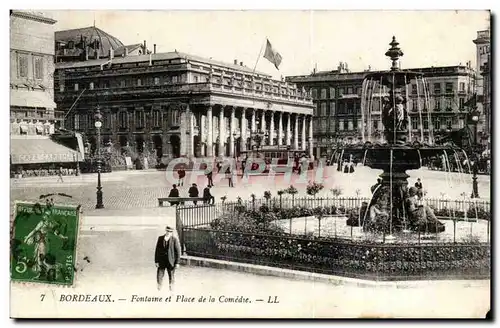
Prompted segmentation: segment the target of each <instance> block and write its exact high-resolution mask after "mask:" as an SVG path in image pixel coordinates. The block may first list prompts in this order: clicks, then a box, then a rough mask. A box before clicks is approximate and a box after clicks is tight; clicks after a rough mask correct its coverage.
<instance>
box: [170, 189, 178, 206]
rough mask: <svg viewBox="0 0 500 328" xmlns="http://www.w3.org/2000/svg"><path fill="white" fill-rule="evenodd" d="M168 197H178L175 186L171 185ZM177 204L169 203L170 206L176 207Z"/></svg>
mask: <svg viewBox="0 0 500 328" xmlns="http://www.w3.org/2000/svg"><path fill="white" fill-rule="evenodd" d="M168 197H179V189H177V185H173V186H172V189H170V193H169V194H168ZM177 204H179V202H170V205H177Z"/></svg>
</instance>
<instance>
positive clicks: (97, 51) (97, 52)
mask: <svg viewBox="0 0 500 328" xmlns="http://www.w3.org/2000/svg"><path fill="white" fill-rule="evenodd" d="M95 58H96V59H99V49H97V50H96V51H95Z"/></svg>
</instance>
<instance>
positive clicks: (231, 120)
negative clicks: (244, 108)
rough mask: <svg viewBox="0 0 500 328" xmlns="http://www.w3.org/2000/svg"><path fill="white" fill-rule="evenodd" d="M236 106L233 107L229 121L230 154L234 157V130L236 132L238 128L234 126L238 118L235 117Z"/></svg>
mask: <svg viewBox="0 0 500 328" xmlns="http://www.w3.org/2000/svg"><path fill="white" fill-rule="evenodd" d="M234 116H235V113H234V107H231V118H230V121H229V130H230V132H229V156H231V157H233V156H235V154H234V132H236V128H235V126H234V123H235V121H236V118H235V117H234Z"/></svg>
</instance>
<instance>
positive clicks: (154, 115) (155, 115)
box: [67, 110, 180, 130]
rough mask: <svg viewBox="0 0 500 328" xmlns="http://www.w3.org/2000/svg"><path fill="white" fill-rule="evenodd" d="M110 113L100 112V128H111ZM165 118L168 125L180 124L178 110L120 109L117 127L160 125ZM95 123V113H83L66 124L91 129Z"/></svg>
mask: <svg viewBox="0 0 500 328" xmlns="http://www.w3.org/2000/svg"><path fill="white" fill-rule="evenodd" d="M112 115H113V114H112V113H109V112H102V119H101V122H102V128H103V129H112V128H113V127H112V121H113V120H114V118H113V116H112ZM164 119H166V120H167V121H168V124H169V125H174V126H175V125H179V124H180V111H178V110H171V111H168V112H166V113H163V112H162V111H160V110H153V111H151V110H150V111H135V112H134V113H133V114H132V113H129V112H126V111H120V112H119V113H118V114H117V123H118V125H117V127H118V128H119V129H127V128H129V127H130V126H131V125H132V124H131V122H132V121H133V124H135V127H136V128H144V127H146V126H147V125H148V126H149V125H151V126H153V127H155V128H158V127H161V126H162V125H163V124H162V122H163V121H164ZM94 124H95V113H84V114H77V115H74V116H73V118H72V119H71V120H69V122H67V125H69V126H68V127H69V128H73V129H75V130H87V129H92V128H93V127H94Z"/></svg>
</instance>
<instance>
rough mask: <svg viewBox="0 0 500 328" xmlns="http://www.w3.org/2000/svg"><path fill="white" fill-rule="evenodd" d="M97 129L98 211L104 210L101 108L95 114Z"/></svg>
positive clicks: (96, 206)
mask: <svg viewBox="0 0 500 328" xmlns="http://www.w3.org/2000/svg"><path fill="white" fill-rule="evenodd" d="M94 117H95V124H94V125H95V128H96V132H97V192H96V194H97V203H96V205H95V208H96V209H99V208H104V204H103V203H102V186H101V126H102V122H101V120H102V115H101V111H100V109H99V106H97V108H96V113H95V116H94Z"/></svg>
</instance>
